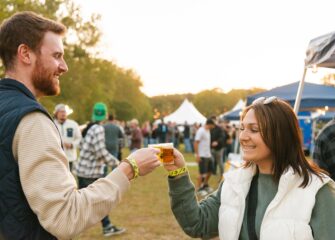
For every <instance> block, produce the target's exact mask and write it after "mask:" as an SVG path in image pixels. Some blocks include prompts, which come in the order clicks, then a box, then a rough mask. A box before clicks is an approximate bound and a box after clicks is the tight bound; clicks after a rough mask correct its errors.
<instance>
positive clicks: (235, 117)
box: [220, 99, 245, 121]
mask: <svg viewBox="0 0 335 240" xmlns="http://www.w3.org/2000/svg"><path fill="white" fill-rule="evenodd" d="M244 107H245V102H244V101H243V100H242V99H240V100H239V101H238V102H237V103H236V104H235V106H234V107H233V108H232V110H230V111H228V112H225V113H224V114H222V115H221V116H220V118H221V119H223V120H230V121H239V120H240V113H241V111H242V109H243V108H244Z"/></svg>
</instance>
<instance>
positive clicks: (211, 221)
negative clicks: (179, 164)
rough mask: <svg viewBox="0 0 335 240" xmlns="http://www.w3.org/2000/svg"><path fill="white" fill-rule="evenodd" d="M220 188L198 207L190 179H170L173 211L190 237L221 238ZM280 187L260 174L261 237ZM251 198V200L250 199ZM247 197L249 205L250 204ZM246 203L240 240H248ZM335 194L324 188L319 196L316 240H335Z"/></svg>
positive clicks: (313, 225)
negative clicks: (219, 236)
mask: <svg viewBox="0 0 335 240" xmlns="http://www.w3.org/2000/svg"><path fill="white" fill-rule="evenodd" d="M221 187H222V185H220V186H219V189H218V190H217V191H215V192H213V193H212V194H211V195H209V196H208V197H207V198H206V199H204V200H202V201H201V202H199V203H198V201H197V198H196V195H195V189H194V185H193V184H192V182H191V180H190V178H189V176H188V175H186V176H182V177H180V178H176V179H169V190H170V192H169V194H170V198H171V208H172V211H173V214H174V215H175V217H176V219H177V221H178V223H179V225H180V226H181V227H182V229H183V230H184V231H185V233H186V234H188V235H189V236H191V237H199V238H203V239H209V238H212V237H215V236H218V222H219V208H220V204H221V201H220V199H221V196H220V195H221ZM277 189H278V185H277V184H276V183H275V182H274V181H273V179H272V176H271V175H267V174H259V178H258V191H257V192H258V202H257V209H256V219H255V228H256V234H257V235H258V236H259V232H260V227H261V223H262V219H263V216H264V213H265V211H266V208H267V207H268V205H269V203H270V202H271V201H272V199H273V198H274V196H275V195H276V193H277ZM248 197H249V196H248ZM248 197H247V199H246V201H247V200H248ZM246 212H247V202H246V210H245V212H244V218H243V223H242V227H241V232H240V236H239V239H240V240H248V239H249V237H248V228H247V219H246V214H245V213H246ZM334 222H335V192H333V191H332V190H331V188H330V187H329V186H328V185H325V186H323V187H322V188H321V189H320V190H319V192H318V193H317V195H316V202H315V206H314V209H313V212H312V216H311V221H310V226H311V228H312V231H313V235H314V239H322V240H328V239H329V240H331V239H334V236H335V228H333V227H331V223H334Z"/></svg>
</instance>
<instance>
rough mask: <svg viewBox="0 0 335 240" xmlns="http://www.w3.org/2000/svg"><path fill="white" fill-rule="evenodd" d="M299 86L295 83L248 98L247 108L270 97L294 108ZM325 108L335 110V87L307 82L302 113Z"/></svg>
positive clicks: (303, 95)
mask: <svg viewBox="0 0 335 240" xmlns="http://www.w3.org/2000/svg"><path fill="white" fill-rule="evenodd" d="M298 86H299V82H294V83H291V84H288V85H284V86H281V87H277V88H273V89H271V90H269V91H265V92H261V93H257V94H254V95H250V96H248V97H247V106H248V105H250V104H251V103H252V102H253V101H254V100H255V99H257V98H259V97H270V96H277V97H279V98H281V99H283V100H285V101H287V102H288V103H290V104H291V106H293V105H294V103H295V101H296V93H297V90H298ZM325 106H328V108H335V87H332V86H326V85H321V84H315V83H308V82H306V83H305V87H304V91H303V93H302V96H301V103H300V111H308V110H312V109H316V108H324V107H325Z"/></svg>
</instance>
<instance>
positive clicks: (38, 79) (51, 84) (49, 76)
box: [32, 58, 60, 96]
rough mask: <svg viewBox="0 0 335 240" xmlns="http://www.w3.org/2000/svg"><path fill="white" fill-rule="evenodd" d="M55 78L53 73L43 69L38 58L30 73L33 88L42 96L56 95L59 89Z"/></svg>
mask: <svg viewBox="0 0 335 240" xmlns="http://www.w3.org/2000/svg"><path fill="white" fill-rule="evenodd" d="M55 78H56V76H55V74H54V72H53V71H51V70H48V69H47V68H45V67H44V65H43V63H42V61H41V60H40V58H38V59H37V60H36V66H35V69H34V71H33V73H32V83H33V86H34V88H35V89H37V90H38V91H39V92H40V93H42V94H43V95H44V96H53V95H58V94H59V93H60V87H59V83H57V82H56V81H57V80H56V79H55Z"/></svg>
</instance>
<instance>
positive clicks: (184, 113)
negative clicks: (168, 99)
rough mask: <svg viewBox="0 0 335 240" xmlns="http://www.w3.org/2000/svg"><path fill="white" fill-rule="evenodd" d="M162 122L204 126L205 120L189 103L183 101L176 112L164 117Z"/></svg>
mask: <svg viewBox="0 0 335 240" xmlns="http://www.w3.org/2000/svg"><path fill="white" fill-rule="evenodd" d="M164 122H165V123H167V122H175V123H177V124H184V123H185V122H187V124H194V123H202V124H204V123H205V122H206V118H205V116H204V115H202V114H201V113H200V112H199V111H198V110H197V109H196V108H195V107H194V105H193V104H192V103H191V102H190V101H188V100H187V99H185V100H184V102H183V103H182V104H181V105H180V106H179V108H178V109H177V110H176V111H174V112H173V113H171V114H170V115H168V116H166V117H164Z"/></svg>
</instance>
